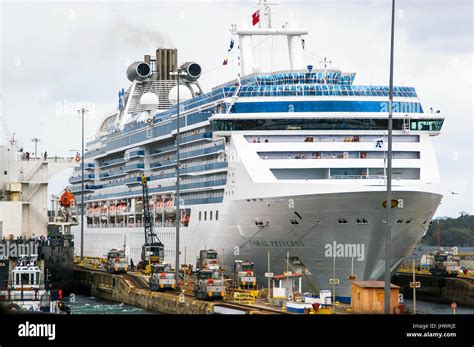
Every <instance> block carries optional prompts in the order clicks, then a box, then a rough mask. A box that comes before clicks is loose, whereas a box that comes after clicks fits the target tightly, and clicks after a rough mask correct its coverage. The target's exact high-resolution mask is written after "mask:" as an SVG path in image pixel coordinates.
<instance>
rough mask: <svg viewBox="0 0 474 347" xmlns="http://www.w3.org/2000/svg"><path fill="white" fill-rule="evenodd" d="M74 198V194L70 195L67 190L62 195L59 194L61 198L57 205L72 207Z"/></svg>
mask: <svg viewBox="0 0 474 347" xmlns="http://www.w3.org/2000/svg"><path fill="white" fill-rule="evenodd" d="M75 201H76V198H75V197H74V194H72V193H71V192H70V191H69V190H65V191H64V193H62V194H61V198H60V199H59V204H60V205H61V206H62V207H71V206H74V203H75Z"/></svg>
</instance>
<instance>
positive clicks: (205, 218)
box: [199, 210, 219, 221]
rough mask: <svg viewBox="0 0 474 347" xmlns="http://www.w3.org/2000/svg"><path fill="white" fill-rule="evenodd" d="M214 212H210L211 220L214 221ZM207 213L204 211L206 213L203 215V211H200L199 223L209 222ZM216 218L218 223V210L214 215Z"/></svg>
mask: <svg viewBox="0 0 474 347" xmlns="http://www.w3.org/2000/svg"><path fill="white" fill-rule="evenodd" d="M213 212H214V211H209V220H210V221H212V216H213ZM207 216H208V214H207V211H204V213H202V211H199V221H201V220H203V221H207ZM214 216H215V218H214V220H215V221H217V220H219V211H218V210H216V214H215V215H214Z"/></svg>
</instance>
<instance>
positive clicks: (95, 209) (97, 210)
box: [94, 206, 100, 216]
mask: <svg viewBox="0 0 474 347" xmlns="http://www.w3.org/2000/svg"><path fill="white" fill-rule="evenodd" d="M94 215H96V216H99V215H100V207H99V206H96V207H95V208H94Z"/></svg>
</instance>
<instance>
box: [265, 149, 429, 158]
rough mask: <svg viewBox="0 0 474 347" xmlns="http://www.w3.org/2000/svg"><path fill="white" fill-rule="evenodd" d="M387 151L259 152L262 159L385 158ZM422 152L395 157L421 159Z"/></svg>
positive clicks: (399, 153) (396, 154)
mask: <svg viewBox="0 0 474 347" xmlns="http://www.w3.org/2000/svg"><path fill="white" fill-rule="evenodd" d="M385 155H386V154H385V151H372V152H371V151H369V152H368V151H360V152H359V151H357V152H355V151H352V152H347V151H344V152H343V151H339V152H336V151H323V152H302V151H299V152H258V156H259V157H260V158H261V159H383V158H385ZM419 158H420V152H409V151H406V152H399V151H394V152H393V159H419Z"/></svg>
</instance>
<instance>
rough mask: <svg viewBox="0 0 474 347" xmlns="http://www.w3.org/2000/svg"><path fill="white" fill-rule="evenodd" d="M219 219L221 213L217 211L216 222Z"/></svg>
mask: <svg viewBox="0 0 474 347" xmlns="http://www.w3.org/2000/svg"><path fill="white" fill-rule="evenodd" d="M218 219H219V211H217V210H216V220H218Z"/></svg>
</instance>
